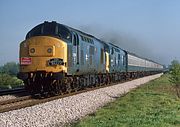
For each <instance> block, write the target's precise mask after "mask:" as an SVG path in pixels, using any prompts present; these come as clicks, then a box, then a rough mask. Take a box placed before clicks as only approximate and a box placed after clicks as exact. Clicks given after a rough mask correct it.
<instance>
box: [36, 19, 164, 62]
mask: <svg viewBox="0 0 180 127" xmlns="http://www.w3.org/2000/svg"><path fill="white" fill-rule="evenodd" d="M44 23H49V22H48V21H45V22H44ZM44 23H41V24H39V25H42V24H44ZM52 23H56V24H59V25H63V26H64V27H66V28H67V29H69V30H70V31H75V32H78V33H80V34H82V35H85V36H88V37H91V38H93V39H96V40H97V41H99V42H101V43H103V44H104V45H105V47H106V48H107V47H108V45H112V46H114V47H116V48H118V49H121V50H123V51H124V52H127V53H128V54H130V55H133V56H136V57H138V58H141V59H144V60H148V61H151V62H154V63H156V64H159V63H157V62H155V61H153V60H150V59H147V58H143V57H140V56H138V55H136V54H135V53H131V52H129V51H127V50H124V49H122V48H120V47H118V46H117V45H115V44H112V43H111V42H109V43H107V42H105V41H102V40H100V39H98V38H96V37H95V36H93V35H91V34H88V33H85V32H82V31H80V30H78V29H75V28H72V27H69V26H67V25H64V24H60V23H57V22H56V21H52ZM37 26H38V25H37ZM159 65H161V64H159Z"/></svg>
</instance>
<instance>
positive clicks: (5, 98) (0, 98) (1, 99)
mask: <svg viewBox="0 0 180 127" xmlns="http://www.w3.org/2000/svg"><path fill="white" fill-rule="evenodd" d="M15 98H17V97H16V96H13V95H3V96H0V101H5V100H9V99H15Z"/></svg>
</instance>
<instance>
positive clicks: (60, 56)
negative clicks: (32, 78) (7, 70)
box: [20, 36, 67, 73]
mask: <svg viewBox="0 0 180 127" xmlns="http://www.w3.org/2000/svg"><path fill="white" fill-rule="evenodd" d="M66 65H67V43H65V42H64V41H62V40H60V39H57V38H54V37H49V36H36V37H31V38H29V39H27V40H25V41H23V42H22V43H21V44H20V72H21V73H24V72H25V73H26V72H38V71H43V72H52V73H56V72H65V73H66V72H67V67H66Z"/></svg>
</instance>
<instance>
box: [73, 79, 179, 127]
mask: <svg viewBox="0 0 180 127" xmlns="http://www.w3.org/2000/svg"><path fill="white" fill-rule="evenodd" d="M71 126H73V127H179V126H180V99H178V98H177V96H176V93H175V90H174V89H173V87H172V86H171V83H170V82H169V75H163V76H162V77H161V78H158V79H156V80H153V81H150V82H149V83H146V84H144V85H142V86H141V87H139V88H138V89H135V90H133V91H131V92H129V93H128V94H127V95H126V96H124V97H121V98H118V99H117V100H116V101H115V102H112V103H109V104H107V105H106V106H104V107H103V108H101V109H99V110H98V111H97V112H96V113H93V114H90V115H89V116H87V117H85V118H84V119H82V120H80V121H78V122H77V123H73V124H72V125H71Z"/></svg>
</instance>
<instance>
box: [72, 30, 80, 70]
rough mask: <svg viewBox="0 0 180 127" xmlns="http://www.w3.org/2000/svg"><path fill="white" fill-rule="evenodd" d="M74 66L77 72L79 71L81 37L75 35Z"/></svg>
mask: <svg viewBox="0 0 180 127" xmlns="http://www.w3.org/2000/svg"><path fill="white" fill-rule="evenodd" d="M72 50H73V65H74V69H75V71H76V72H78V71H79V54H80V53H79V37H78V35H77V34H76V33H73V49H72Z"/></svg>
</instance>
